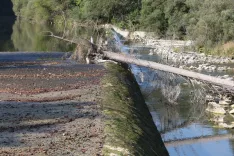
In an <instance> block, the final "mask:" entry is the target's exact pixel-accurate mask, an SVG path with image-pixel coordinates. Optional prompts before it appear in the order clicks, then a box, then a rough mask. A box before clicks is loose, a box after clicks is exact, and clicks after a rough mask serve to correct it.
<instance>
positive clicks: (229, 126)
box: [219, 123, 234, 129]
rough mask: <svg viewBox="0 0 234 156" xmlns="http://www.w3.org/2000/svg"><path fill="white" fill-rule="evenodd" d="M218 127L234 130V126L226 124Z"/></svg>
mask: <svg viewBox="0 0 234 156" xmlns="http://www.w3.org/2000/svg"><path fill="white" fill-rule="evenodd" d="M219 126H220V127H223V128H228V129H233V128H234V124H230V125H228V124H226V123H219Z"/></svg>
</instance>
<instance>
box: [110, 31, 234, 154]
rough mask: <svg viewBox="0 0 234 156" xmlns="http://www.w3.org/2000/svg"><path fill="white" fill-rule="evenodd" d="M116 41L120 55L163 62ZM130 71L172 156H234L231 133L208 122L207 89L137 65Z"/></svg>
mask: <svg viewBox="0 0 234 156" xmlns="http://www.w3.org/2000/svg"><path fill="white" fill-rule="evenodd" d="M114 38H115V40H117V42H116V43H117V44H116V47H117V49H118V51H122V52H124V53H129V54H131V55H133V56H134V57H137V58H141V59H145V60H151V61H155V62H159V61H160V62H163V60H160V56H154V57H149V56H148V55H145V50H144V51H141V50H142V49H136V48H134V47H131V46H126V45H123V44H121V39H120V38H119V37H118V34H115V37H114ZM148 53H149V52H147V54H148ZM131 70H132V72H133V73H134V75H135V77H136V80H137V81H138V83H139V84H140V87H141V90H142V92H143V94H144V95H145V100H146V102H147V105H148V107H149V109H150V111H151V114H152V117H153V119H154V122H155V124H156V126H157V128H158V130H159V131H160V132H161V135H162V138H163V140H164V142H165V143H166V145H168V147H167V149H168V151H169V153H170V155H172V156H193V155H194V156H220V155H227V156H228V155H234V153H233V149H234V148H233V147H234V145H233V140H232V139H233V137H232V132H231V131H227V130H224V129H218V128H214V127H213V125H212V123H210V122H209V121H207V116H206V113H205V109H206V104H205V95H206V93H207V89H206V87H205V86H201V85H199V83H197V82H196V81H194V80H191V81H190V80H186V79H184V78H182V77H179V76H175V75H173V74H168V73H165V72H160V71H157V70H152V69H148V68H144V67H139V66H136V65H131ZM215 138H216V139H215ZM221 148H222V149H221Z"/></svg>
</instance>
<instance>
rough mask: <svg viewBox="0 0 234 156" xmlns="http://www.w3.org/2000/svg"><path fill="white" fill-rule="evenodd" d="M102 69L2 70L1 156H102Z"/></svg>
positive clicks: (20, 66)
mask: <svg viewBox="0 0 234 156" xmlns="http://www.w3.org/2000/svg"><path fill="white" fill-rule="evenodd" d="M104 74H105V70H104V68H103V67H102V66H98V65H73V64H69V63H66V64H64V63H63V64H61V62H60V61H29V62H27V63H22V62H21V63H20V62H17V63H15V62H14V63H10V62H8V63H1V65H0V116H1V118H0V155H1V156H5V155H6V156H11V155H12V156H13V155H14V156H15V155H19V156H20V155H22V156H27V155H50V156H51V155H54V156H57V155H72V156H73V155H87V156H91V155H101V149H102V146H103V123H102V122H101V120H102V115H101V112H100V105H98V102H99V99H100V84H99V83H100V79H101V78H102V76H103V75H104Z"/></svg>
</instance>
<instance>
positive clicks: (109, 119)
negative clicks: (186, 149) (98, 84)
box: [101, 63, 168, 156]
mask: <svg viewBox="0 0 234 156" xmlns="http://www.w3.org/2000/svg"><path fill="white" fill-rule="evenodd" d="M105 67H106V69H107V74H106V75H105V76H104V78H103V79H102V88H103V89H102V93H101V97H102V98H103V99H102V101H101V104H102V112H103V114H104V118H103V120H104V124H105V126H104V127H105V128H104V135H105V141H104V146H103V155H147V156H156V155H158V156H164V155H168V152H167V150H166V148H165V146H164V144H163V141H162V138H161V136H160V134H159V132H158V130H157V128H156V126H155V125H154V122H153V120H152V117H151V115H150V112H149V110H148V108H147V105H146V104H145V101H144V98H143V96H142V94H141V92H140V88H139V86H138V84H137V82H136V80H135V78H134V76H133V75H132V74H131V72H130V71H129V70H128V66H127V65H116V64H111V63H108V64H106V65H105Z"/></svg>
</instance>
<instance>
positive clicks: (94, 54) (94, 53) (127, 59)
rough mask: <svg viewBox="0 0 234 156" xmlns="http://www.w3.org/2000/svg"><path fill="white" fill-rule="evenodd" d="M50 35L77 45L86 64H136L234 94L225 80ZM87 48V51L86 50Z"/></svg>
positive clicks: (82, 40) (233, 85) (233, 90)
mask: <svg viewBox="0 0 234 156" xmlns="http://www.w3.org/2000/svg"><path fill="white" fill-rule="evenodd" d="M49 33H50V34H49V35H48V36H51V37H54V38H57V39H61V40H64V41H67V42H70V43H73V44H76V45H77V48H76V50H75V53H74V54H75V56H76V57H78V60H80V61H81V60H86V63H90V62H91V63H92V62H96V61H97V60H100V59H109V60H114V61H118V62H123V63H129V64H135V65H138V66H143V67H148V68H151V69H155V70H160V71H164V72H170V73H173V74H177V75H181V76H183V77H187V78H192V79H196V80H199V81H203V82H206V83H208V84H213V85H217V86H221V87H222V88H225V89H226V90H228V91H230V92H234V81H230V80H225V79H220V78H217V77H214V76H209V75H205V74H201V73H197V72H193V71H189V70H185V69H180V68H176V67H171V66H168V65H164V64H160V63H156V62H152V61H146V60H141V59H137V58H134V57H131V56H129V55H126V54H123V53H121V52H119V53H116V52H111V51H105V50H103V49H102V47H101V45H99V46H98V45H96V44H94V43H93V42H92V41H89V40H87V39H82V38H79V39H76V40H74V39H72V40H69V39H66V38H64V37H60V36H56V35H54V34H53V33H52V32H49ZM84 47H85V50H84Z"/></svg>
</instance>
